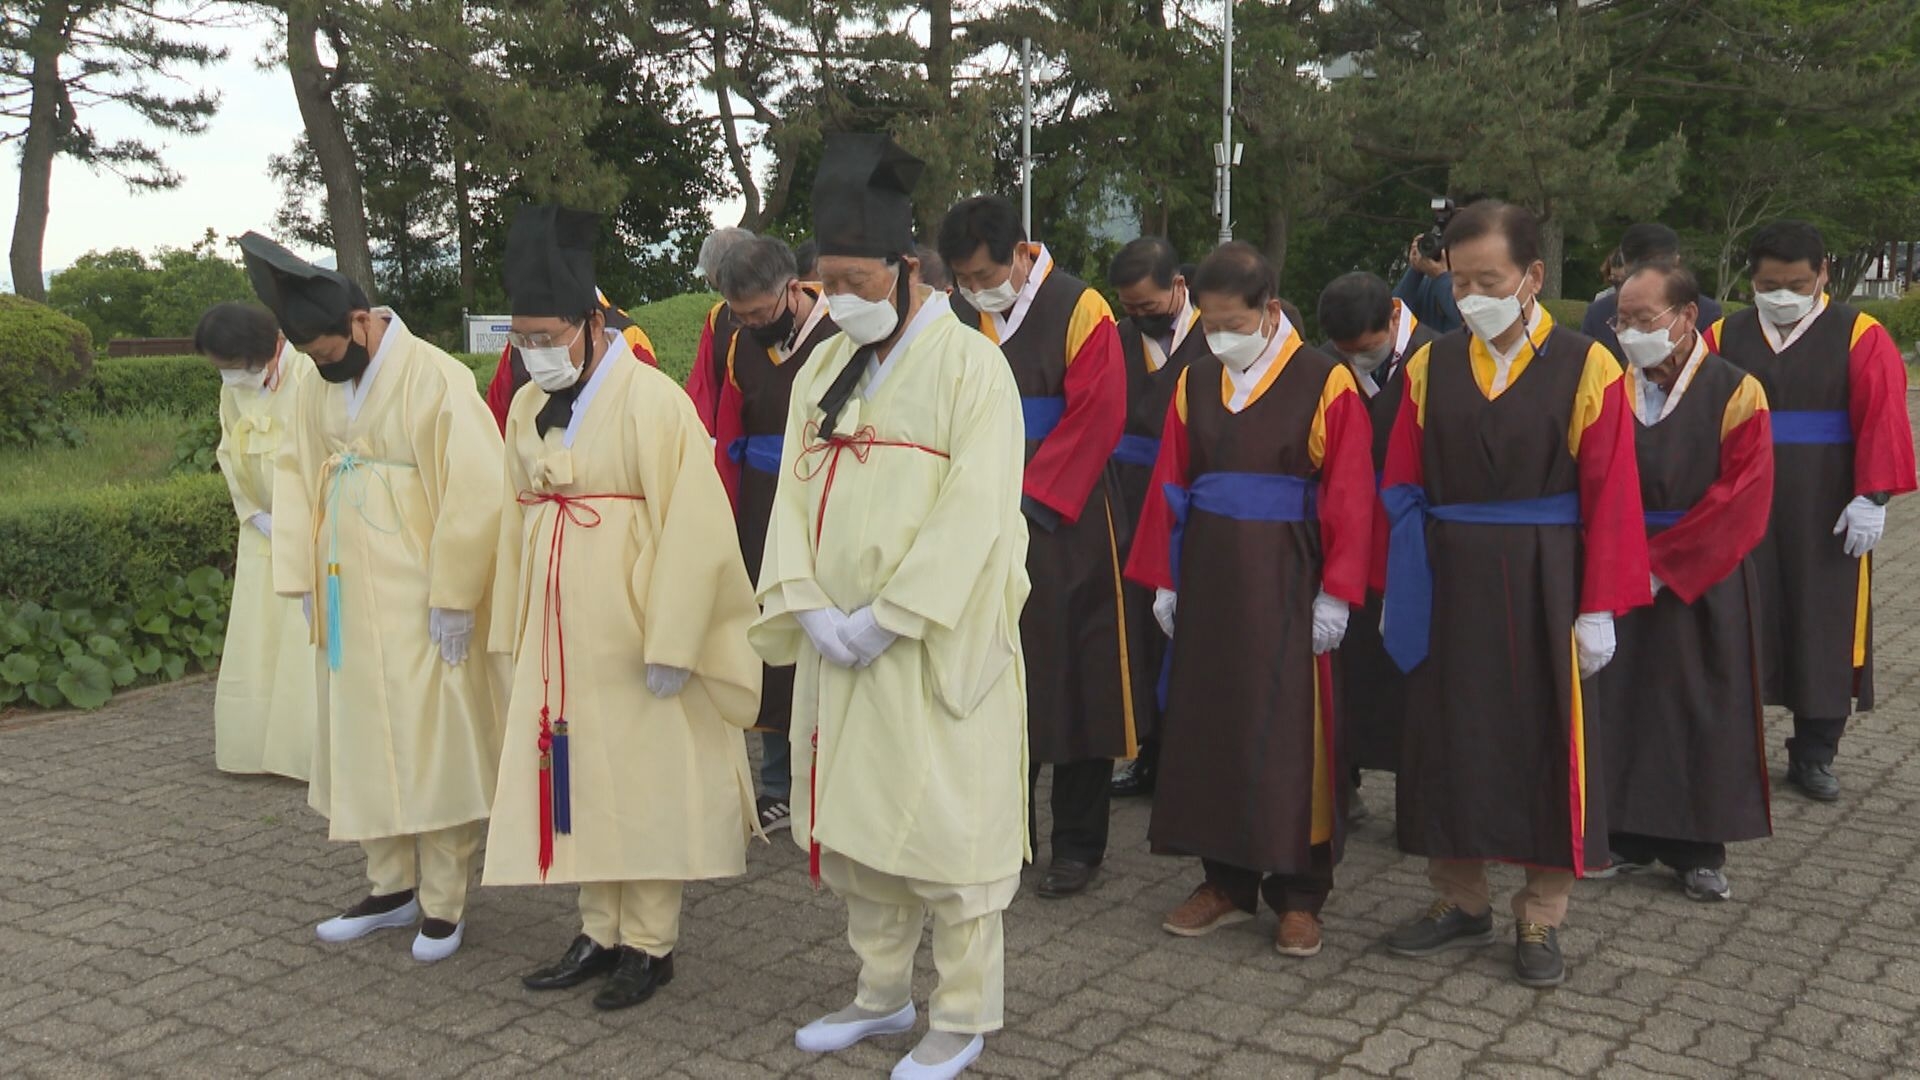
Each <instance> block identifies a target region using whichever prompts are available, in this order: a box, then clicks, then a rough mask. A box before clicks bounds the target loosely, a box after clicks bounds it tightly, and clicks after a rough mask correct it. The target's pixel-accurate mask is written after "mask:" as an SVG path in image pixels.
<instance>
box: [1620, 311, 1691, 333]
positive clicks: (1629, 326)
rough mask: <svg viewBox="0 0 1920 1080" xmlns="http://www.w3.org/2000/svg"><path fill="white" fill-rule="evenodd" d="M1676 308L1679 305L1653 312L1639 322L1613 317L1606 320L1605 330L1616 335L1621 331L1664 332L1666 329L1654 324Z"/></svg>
mask: <svg viewBox="0 0 1920 1080" xmlns="http://www.w3.org/2000/svg"><path fill="white" fill-rule="evenodd" d="M1677 307H1679V305H1678V304H1675V305H1673V307H1669V308H1666V309H1664V310H1661V311H1657V312H1654V313H1653V314H1652V315H1651V316H1649V317H1647V318H1645V319H1639V320H1629V319H1623V318H1621V317H1620V316H1618V315H1615V316H1614V317H1613V318H1611V319H1608V320H1607V329H1609V330H1611V331H1613V332H1614V333H1616V334H1617V333H1619V332H1620V331H1622V330H1664V329H1666V327H1663V326H1655V325H1654V323H1657V322H1659V321H1660V317H1661V316H1662V315H1665V314H1666V313H1667V312H1669V311H1672V310H1674V308H1677ZM1668 325H1672V324H1671V323H1669V324H1668Z"/></svg>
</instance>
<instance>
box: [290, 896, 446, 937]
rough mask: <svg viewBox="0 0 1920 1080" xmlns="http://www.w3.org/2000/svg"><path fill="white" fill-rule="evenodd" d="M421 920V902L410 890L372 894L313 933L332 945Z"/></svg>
mask: <svg viewBox="0 0 1920 1080" xmlns="http://www.w3.org/2000/svg"><path fill="white" fill-rule="evenodd" d="M419 919H420V901H419V900H418V899H417V898H415V897H414V895H413V893H412V892H411V891H408V892H403V893H393V894H391V895H388V896H369V897H367V898H366V899H365V900H362V901H360V902H359V903H357V904H355V905H353V906H352V907H350V908H348V909H347V910H346V911H344V912H342V913H340V914H338V915H335V916H334V917H333V918H331V919H328V920H327V921H326V922H323V923H321V924H320V925H319V926H316V927H314V928H313V933H314V936H316V937H318V938H319V939H320V940H321V941H324V942H326V943H327V944H329V945H337V944H339V943H340V942H343V941H354V940H357V939H359V938H363V937H366V936H367V935H368V934H371V933H373V932H374V931H375V930H386V929H390V928H393V927H399V926H412V925H413V924H414V923H415V922H417V921H419Z"/></svg>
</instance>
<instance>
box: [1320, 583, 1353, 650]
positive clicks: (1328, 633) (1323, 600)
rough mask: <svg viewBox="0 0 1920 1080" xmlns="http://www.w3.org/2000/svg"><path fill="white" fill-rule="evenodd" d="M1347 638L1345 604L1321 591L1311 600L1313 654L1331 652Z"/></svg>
mask: <svg viewBox="0 0 1920 1080" xmlns="http://www.w3.org/2000/svg"><path fill="white" fill-rule="evenodd" d="M1346 636H1347V602H1346V601H1345V600H1341V599H1338V598H1336V597H1332V596H1328V595H1327V594H1326V592H1325V590H1322V591H1321V593H1320V595H1319V596H1316V597H1314V598H1313V654H1314V655H1315V656H1319V655H1320V654H1321V653H1325V652H1331V651H1332V650H1334V649H1337V648H1339V647H1340V642H1341V640H1342V639H1344V638H1345V637H1346Z"/></svg>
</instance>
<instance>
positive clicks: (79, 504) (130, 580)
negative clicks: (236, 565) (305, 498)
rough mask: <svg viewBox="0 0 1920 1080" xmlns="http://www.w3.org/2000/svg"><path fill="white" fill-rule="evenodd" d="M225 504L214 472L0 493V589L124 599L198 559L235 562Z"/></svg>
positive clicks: (14, 594) (40, 596) (40, 599)
mask: <svg viewBox="0 0 1920 1080" xmlns="http://www.w3.org/2000/svg"><path fill="white" fill-rule="evenodd" d="M237 527H238V523H237V521H236V519H235V518H234V514H233V504H232V502H231V501H230V500H229V497H228V494H227V485H226V481H225V480H223V479H221V478H220V476H219V475H218V474H213V473H206V474H201V475H198V476H178V477H174V478H171V479H168V480H164V481H160V482H157V483H151V484H141V485H138V486H116V487H104V488H96V489H93V490H91V491H71V492H55V493H49V494H44V495H30V496H27V497H24V498H17V499H6V500H4V501H0V597H4V598H5V599H7V600H12V601H16V602H19V601H29V600H30V601H33V602H35V603H38V604H41V605H43V606H47V605H51V604H52V601H53V598H54V597H56V596H59V595H61V594H63V593H70V594H73V595H77V596H84V597H88V598H90V599H91V600H92V601H93V602H95V603H99V604H120V603H131V602H133V601H135V600H137V599H139V598H141V597H144V596H147V595H149V594H151V593H153V592H154V591H156V590H158V589H160V588H162V587H163V586H165V585H166V584H167V582H169V581H171V580H172V579H173V578H175V577H179V576H182V575H184V574H186V573H187V572H188V571H191V570H194V569H196V568H198V567H202V566H216V567H221V568H223V569H228V568H231V567H232V566H233V549H234V543H235V531H236V529H237Z"/></svg>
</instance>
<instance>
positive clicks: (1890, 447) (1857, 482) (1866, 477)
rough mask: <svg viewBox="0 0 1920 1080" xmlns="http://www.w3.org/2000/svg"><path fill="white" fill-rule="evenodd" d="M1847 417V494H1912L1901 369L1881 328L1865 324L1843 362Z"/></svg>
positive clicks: (1896, 350) (1909, 433)
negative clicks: (1850, 438)
mask: <svg viewBox="0 0 1920 1080" xmlns="http://www.w3.org/2000/svg"><path fill="white" fill-rule="evenodd" d="M1847 392H1848V394H1849V395H1850V401H1849V402H1848V407H1847V412H1848V413H1849V415H1850V416H1851V418H1852V420H1853V493H1854V494H1855V495H1871V494H1873V493H1874V492H1878V491H1884V492H1886V493H1887V494H1889V495H1904V494H1906V493H1907V492H1909V491H1912V490H1914V487H1915V484H1914V470H1913V428H1912V427H1911V425H1909V424H1908V422H1907V367H1906V364H1904V363H1902V362H1901V359H1900V350H1899V348H1897V347H1896V346H1895V345H1894V343H1893V338H1892V336H1891V335H1889V334H1888V333H1887V330H1886V327H1883V326H1881V325H1880V324H1879V323H1877V322H1876V323H1870V324H1869V325H1868V326H1867V329H1866V332H1865V333H1863V334H1861V335H1860V336H1859V339H1858V340H1856V341H1855V342H1854V343H1853V350H1852V352H1851V353H1850V354H1849V355H1848V357H1847Z"/></svg>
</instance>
